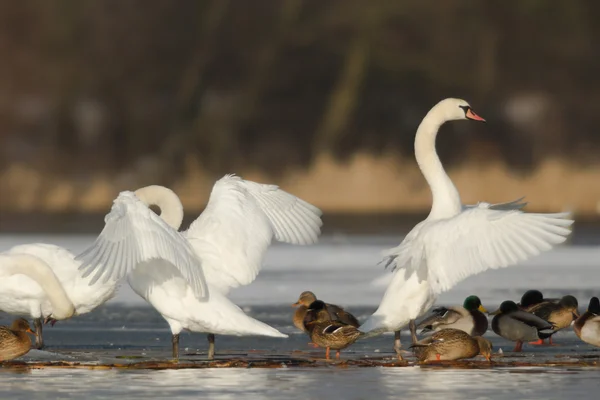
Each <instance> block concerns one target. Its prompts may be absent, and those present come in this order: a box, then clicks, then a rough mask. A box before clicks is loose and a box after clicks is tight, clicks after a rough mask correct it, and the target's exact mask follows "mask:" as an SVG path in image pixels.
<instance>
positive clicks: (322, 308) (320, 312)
mask: <svg viewBox="0 0 600 400" xmlns="http://www.w3.org/2000/svg"><path fill="white" fill-rule="evenodd" d="M306 311H307V315H312V317H313V318H314V319H315V320H317V321H329V320H330V319H331V318H330V317H329V312H328V311H327V305H326V304H325V302H323V301H321V300H316V301H313V302H312V303H311V304H310V306H308V309H307V310H306Z"/></svg>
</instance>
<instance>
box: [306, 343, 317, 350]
mask: <svg viewBox="0 0 600 400" xmlns="http://www.w3.org/2000/svg"><path fill="white" fill-rule="evenodd" d="M308 345H309V346H310V347H314V348H315V349H316V348H318V347H319V345H318V344H316V343H313V342H309V343H308Z"/></svg>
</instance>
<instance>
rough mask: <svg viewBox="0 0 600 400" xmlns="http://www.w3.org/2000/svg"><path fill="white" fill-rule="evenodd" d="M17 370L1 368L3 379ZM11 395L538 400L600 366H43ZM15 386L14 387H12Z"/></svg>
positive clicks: (580, 390)
mask: <svg viewBox="0 0 600 400" xmlns="http://www.w3.org/2000/svg"><path fill="white" fill-rule="evenodd" d="M9 377H10V374H0V382H2V381H5V380H6V379H7V378H9ZM18 379H19V385H12V386H8V392H5V395H6V396H7V397H11V398H14V397H12V396H13V395H15V394H20V395H23V397H24V398H25V397H26V398H28V399H42V398H49V397H54V396H57V397H60V398H86V397H89V396H93V397H94V398H107V399H108V398H115V397H117V396H118V397H124V398H128V399H147V398H149V397H152V398H167V397H174V398H175V397H176V398H201V397H202V398H211V399H215V400H218V399H223V400H226V399H239V398H265V397H269V398H285V399H288V400H293V399H312V398H315V399H317V398H326V397H329V396H330V395H332V394H334V393H335V397H338V398H344V399H361V398H363V399H367V398H372V399H385V398H400V397H402V398H418V397H420V396H423V394H427V397H435V396H443V398H444V399H448V400H450V399H478V398H481V399H484V398H485V399H502V398H508V397H511V398H518V399H534V398H556V396H557V395H559V393H561V392H562V391H566V390H568V393H569V396H575V397H577V396H579V397H580V398H582V399H584V398H589V397H588V395H589V390H591V389H592V388H593V387H595V385H596V383H595V382H596V379H597V371H596V370H579V371H570V372H568V373H565V372H564V371H559V370H543V371H542V370H531V369H529V370H528V369H510V370H501V369H498V370H491V371H479V370H455V369H453V370H448V369H424V368H419V367H414V368H362V369H347V370H344V369H324V370H323V369H319V370H317V369H314V370H312V369H308V370H307V369H303V370H299V369H292V368H290V369H280V370H274V369H212V370H166V371H151V372H148V371H140V372H130V371H127V372H117V371H84V370H50V369H47V370H35V371H32V372H31V373H30V374H26V375H19V378H18ZM4 387H7V386H4Z"/></svg>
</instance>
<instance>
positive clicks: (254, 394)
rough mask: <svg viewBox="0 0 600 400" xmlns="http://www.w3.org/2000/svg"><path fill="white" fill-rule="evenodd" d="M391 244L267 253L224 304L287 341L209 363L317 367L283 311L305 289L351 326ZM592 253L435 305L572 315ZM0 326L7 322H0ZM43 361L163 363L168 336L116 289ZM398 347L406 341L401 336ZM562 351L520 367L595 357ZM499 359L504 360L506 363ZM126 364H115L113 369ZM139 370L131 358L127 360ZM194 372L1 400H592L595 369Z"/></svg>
mask: <svg viewBox="0 0 600 400" xmlns="http://www.w3.org/2000/svg"><path fill="white" fill-rule="evenodd" d="M92 239H93V237H91V236H78V237H72V236H49V237H48V236H38V237H35V236H6V235H5V236H0V251H3V250H5V249H7V248H9V247H11V246H13V245H15V244H21V243H29V242H36V241H42V242H48V243H55V244H58V245H62V246H65V247H67V248H69V249H72V250H73V251H80V250H82V249H83V247H84V246H85V245H87V244H88V243H90V241H91V240H92ZM400 239H401V238H399V237H391V236H389V237H388V236H385V237H381V236H380V237H375V236H365V237H361V236H352V237H345V236H329V237H325V238H324V239H323V241H322V242H321V243H320V244H319V245H317V246H311V247H292V246H285V245H276V246H273V248H272V249H271V250H270V251H269V254H268V257H267V260H266V265H265V268H264V270H263V271H262V272H261V274H260V275H259V277H258V279H257V280H256V281H255V282H254V283H253V284H251V285H249V286H247V287H244V288H240V289H237V290H235V291H233V292H232V294H231V298H232V299H233V300H234V301H235V302H236V303H237V304H239V305H240V306H242V307H243V308H244V309H245V311H246V312H247V313H248V314H250V315H252V316H253V317H256V318H258V319H260V320H262V321H264V322H266V323H269V324H271V325H273V326H274V327H276V328H277V329H280V330H281V331H282V332H285V333H288V334H290V338H289V339H287V340H286V339H268V338H235V337H225V336H219V337H217V342H216V346H217V347H216V349H217V355H218V357H221V358H227V357H264V356H265V355H267V354H268V355H279V356H282V357H283V356H284V357H290V356H291V355H293V356H294V357H299V358H322V357H323V352H322V351H321V350H314V349H311V348H309V347H308V345H307V342H308V340H307V339H308V338H307V337H306V336H305V335H303V334H299V333H298V332H296V330H295V328H294V327H293V325H292V324H291V313H292V309H291V307H290V304H291V303H293V302H294V301H295V300H296V298H297V296H298V294H299V293H300V292H302V291H303V290H313V291H314V292H315V293H316V294H317V295H318V296H319V297H321V298H323V299H324V300H326V301H329V302H332V303H337V304H340V305H346V306H348V308H349V310H350V311H352V312H353V313H355V315H357V317H358V318H359V319H361V320H362V319H364V318H366V317H367V316H368V315H369V314H370V313H372V312H373V311H374V309H375V308H376V306H377V304H378V303H379V301H380V299H381V296H382V294H383V291H384V290H385V284H386V282H387V280H388V279H389V273H388V272H386V271H384V270H383V268H382V267H381V266H380V265H379V266H378V265H377V263H378V262H379V260H380V258H379V254H380V252H381V250H383V249H385V248H388V247H391V246H394V245H396V244H397V242H398V241H399V240H400ZM598 260H600V247H594V246H565V247H560V248H558V249H556V250H554V251H553V252H551V253H547V254H544V255H542V256H540V257H537V258H535V259H533V260H531V261H530V262H527V263H525V264H524V265H521V266H518V267H512V268H506V269H501V270H496V271H488V272H486V273H483V274H480V275H477V276H475V277H471V278H469V279H467V280H465V281H464V282H462V283H461V284H459V285H458V286H457V287H456V288H454V289H453V290H451V291H450V292H448V293H446V294H444V295H443V296H441V297H440V300H439V303H440V304H454V303H461V302H462V300H463V299H464V298H465V297H466V296H467V295H469V294H478V295H479V296H480V297H481V298H482V301H483V302H484V305H486V307H488V308H494V307H496V306H497V305H498V304H499V303H500V302H501V301H503V300H505V299H507V298H513V299H515V298H518V297H519V296H520V295H521V294H522V293H523V291H525V290H527V289H530V288H537V289H540V290H542V291H543V292H544V294H545V295H546V296H549V297H550V296H560V295H562V294H565V293H571V294H573V295H575V296H576V297H577V298H578V299H579V300H580V305H581V307H580V308H581V309H584V308H585V306H586V305H587V301H588V300H589V298H590V297H591V296H592V295H598V294H600V273H599V269H598V267H599V266H598ZM0 316H1V318H0V323H2V324H5V323H8V322H9V321H10V318H11V317H10V316H7V315H5V314H4V315H3V314H0ZM44 334H45V338H46V342H47V344H48V347H47V349H45V351H31V352H30V353H29V354H28V355H26V356H25V357H24V359H25V360H95V361H98V362H111V361H114V360H115V359H116V358H115V357H117V356H129V355H131V356H137V357H142V358H141V360H150V359H167V358H168V357H169V354H170V332H169V330H168V327H167V324H166V323H165V322H164V321H163V320H162V318H161V317H160V315H158V314H157V313H156V312H155V311H154V310H153V309H151V308H149V307H148V306H147V305H146V304H145V303H144V301H143V300H141V299H139V298H138V297H137V296H136V295H135V294H134V293H132V292H131V290H130V289H129V288H128V287H127V285H124V286H123V287H122V288H121V289H120V291H119V293H118V295H117V296H116V297H115V298H114V299H112V300H111V301H110V302H109V303H107V304H106V305H105V306H103V307H100V308H98V309H97V310H95V311H94V312H92V313H90V314H86V315H83V316H80V317H78V318H75V319H72V320H69V321H61V322H59V323H58V324H57V325H56V326H55V327H53V328H50V327H47V328H46V329H45V331H44ZM487 337H488V338H490V339H491V340H492V341H493V343H494V346H495V349H496V351H497V350H498V349H502V350H503V352H505V353H506V352H507V351H510V349H511V348H512V346H513V344H512V343H509V342H507V341H504V340H503V339H502V338H499V337H497V336H495V335H494V334H493V332H488V334H487ZM403 341H404V343H407V342H408V337H407V336H403ZM556 341H557V342H558V343H559V344H560V346H556V347H551V348H549V347H544V348H542V347H526V350H527V353H526V358H525V359H528V360H530V359H533V360H548V359H555V358H556V357H557V356H558V357H563V356H567V357H571V356H577V355H581V354H585V355H587V356H589V357H592V358H593V359H597V358H598V356H600V352H598V351H597V350H596V349H594V348H592V347H591V346H588V345H586V344H584V343H581V342H580V341H579V340H578V339H577V338H576V337H575V335H574V334H573V333H572V331H568V332H560V333H559V334H557V335H556ZM391 346H392V337H391V336H390V335H383V336H380V337H377V338H372V339H369V340H364V341H358V342H357V343H356V344H355V345H353V346H352V347H350V348H349V349H347V350H345V351H344V352H343V353H342V356H343V358H350V359H361V358H368V357H387V356H389V357H391V356H392V351H391ZM206 347H207V346H206V339H205V335H202V334H197V333H194V334H191V333H184V334H182V337H181V353H182V358H183V359H184V360H186V359H187V360H202V359H204V358H205V356H206ZM505 355H507V356H508V355H509V354H505ZM120 360H121V362H124V361H123V359H120ZM136 360H137V361H139V360H140V359H136ZM320 365H321V366H320V367H318V368H282V369H201V370H197V369H194V370H166V371H146V370H144V371H129V370H128V371H116V370H108V371H106V370H102V371H100V370H92V371H90V370H66V369H42V370H32V371H29V372H25V373H17V372H13V371H9V370H3V369H1V368H0V371H2V372H3V373H2V374H0V387H1V388H2V394H3V397H4V398H14V399H19V398H26V399H37V398H44V399H53V398H60V399H63V398H64V399H70V398H114V397H115V396H122V397H124V398H132V399H137V398H151V397H153V398H166V397H170V398H199V397H200V398H203V397H205V398H211V399H228V398H234V397H235V398H239V397H242V398H285V399H296V398H298V399H321V398H324V397H331V396H337V397H343V398H347V399H371V398H398V397H401V396H413V397H417V396H419V397H420V398H430V397H434V396H435V397H439V396H440V395H442V396H444V397H445V398H448V399H453V398H459V397H461V398H469V399H477V398H485V399H489V398H494V399H502V398H509V397H512V398H519V399H528V398H564V393H568V395H569V396H578V397H579V398H582V399H585V398H596V396H595V395H593V389H595V388H596V386H597V377H598V370H597V369H596V368H576V367H569V368H566V367H561V368H550V367H545V368H541V367H536V368H499V367H496V368H490V369H485V370H467V369H446V368H444V369H435V368H421V367H405V368H383V367H376V368H357V367H350V368H345V369H343V368H334V367H331V366H327V364H325V363H321V364H320Z"/></svg>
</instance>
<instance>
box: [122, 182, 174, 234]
mask: <svg viewBox="0 0 600 400" xmlns="http://www.w3.org/2000/svg"><path fill="white" fill-rule="evenodd" d="M134 193H135V195H136V196H137V197H138V198H139V199H140V200H141V201H143V202H144V203H146V205H147V206H156V207H158V208H159V209H160V214H159V215H160V217H161V218H162V219H163V220H164V221H165V222H166V223H167V224H169V225H170V226H171V227H172V228H173V229H175V230H178V229H179V227H180V226H181V223H182V222H183V204H181V200H179V196H177V195H176V194H175V192H173V191H172V190H171V189H168V188H166V187H164V186H158V185H151V186H146V187H143V188H141V189H138V190H136V191H135V192H134Z"/></svg>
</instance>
